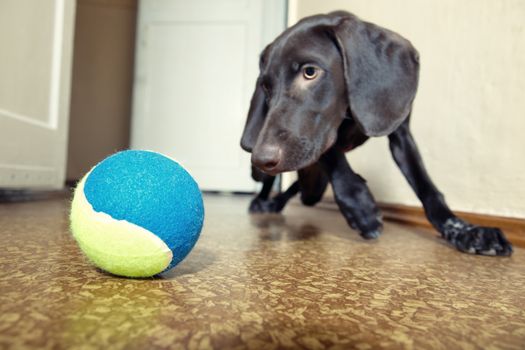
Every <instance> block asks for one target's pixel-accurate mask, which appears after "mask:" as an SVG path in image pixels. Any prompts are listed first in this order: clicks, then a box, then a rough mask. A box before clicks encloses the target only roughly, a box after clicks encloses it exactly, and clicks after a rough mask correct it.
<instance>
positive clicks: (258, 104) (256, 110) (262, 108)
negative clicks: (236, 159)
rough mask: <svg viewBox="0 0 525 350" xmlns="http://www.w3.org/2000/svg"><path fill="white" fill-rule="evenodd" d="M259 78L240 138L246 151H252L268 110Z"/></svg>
mask: <svg viewBox="0 0 525 350" xmlns="http://www.w3.org/2000/svg"><path fill="white" fill-rule="evenodd" d="M259 80H260V79H257V83H256V85H255V91H254V92H253V96H252V100H251V102H250V109H249V110H248V118H247V119H246V125H245V126H244V131H243V133H242V138H241V147H242V149H244V150H245V151H248V152H251V151H252V149H253V147H254V146H255V143H256V142H257V137H258V136H259V131H261V129H262V127H263V124H264V118H265V116H266V112H267V111H268V107H267V105H266V96H265V94H264V90H263V88H262V86H261V83H260V81H259Z"/></svg>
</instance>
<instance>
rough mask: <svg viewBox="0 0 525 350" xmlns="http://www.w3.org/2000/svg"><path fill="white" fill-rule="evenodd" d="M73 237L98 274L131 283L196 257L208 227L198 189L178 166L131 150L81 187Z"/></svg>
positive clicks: (74, 210) (87, 178) (102, 165)
mask: <svg viewBox="0 0 525 350" xmlns="http://www.w3.org/2000/svg"><path fill="white" fill-rule="evenodd" d="M70 219H71V231H72V233H73V236H74V237H75V239H76V241H77V242H78V244H79V246H80V248H81V250H82V251H83V252H84V254H85V255H86V256H87V257H88V258H89V260H91V261H92V262H93V263H94V264H95V265H96V266H98V267H99V268H101V269H103V270H105V271H108V272H110V273H112V274H115V275H119V276H127V277H148V276H153V275H155V274H158V273H160V272H163V271H166V270H168V269H170V268H172V267H174V266H175V265H177V264H178V263H179V262H180V261H182V260H183V259H184V258H185V257H186V255H187V254H188V253H189V252H190V251H191V249H192V248H193V246H194V245H195V243H196V242H197V239H198V238H199V235H200V232H201V229H202V225H203V222H204V206H203V202H202V195H201V192H200V190H199V187H198V185H197V183H196V182H195V180H194V179H193V178H192V177H191V175H190V174H189V173H188V172H187V171H186V170H185V169H184V168H183V167H182V166H181V165H180V164H178V163H177V162H175V161H174V160H172V159H170V158H168V157H166V156H164V155H162V154H159V153H155V152H150V151H136V150H128V151H123V152H119V153H115V154H113V155H111V156H110V157H108V158H106V159H104V160H103V161H102V162H100V163H99V164H97V165H96V166H94V167H93V168H92V169H91V170H90V171H89V172H88V173H87V174H86V175H85V176H84V178H82V180H81V181H80V182H79V183H78V185H77V187H76V189H75V193H74V196H73V202H72V205H71V216H70Z"/></svg>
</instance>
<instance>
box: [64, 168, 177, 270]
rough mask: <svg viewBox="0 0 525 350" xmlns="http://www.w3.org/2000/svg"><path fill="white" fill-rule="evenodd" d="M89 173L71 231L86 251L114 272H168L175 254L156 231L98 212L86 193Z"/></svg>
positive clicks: (78, 190) (74, 210)
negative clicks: (85, 188) (166, 270)
mask: <svg viewBox="0 0 525 350" xmlns="http://www.w3.org/2000/svg"><path fill="white" fill-rule="evenodd" d="M88 176H89V173H88V174H87V175H86V176H84V178H83V179H82V180H81V181H80V182H79V184H78V185H77V188H76V189H75V194H74V196H73V202H72V205H71V214H70V219H71V232H72V233H73V236H74V237H75V239H76V240H77V242H78V244H79V246H80V248H81V249H82V251H83V252H84V254H85V255H86V256H87V257H88V258H89V260H90V261H91V262H93V263H94V264H95V265H96V266H98V267H99V268H101V269H103V270H105V271H108V272H110V273H112V274H114V275H119V276H126V277H149V276H153V275H155V274H158V273H160V272H162V271H164V270H165V269H166V268H167V267H168V265H169V264H170V262H171V259H172V257H173V254H172V252H171V250H170V249H169V247H168V246H167V245H166V244H165V243H164V242H163V241H162V240H161V239H160V238H159V237H157V236H156V235H155V234H153V233H152V232H150V231H148V230H146V229H144V228H142V227H140V226H137V225H135V224H133V223H130V222H128V221H126V220H116V219H113V218H112V217H111V216H110V215H108V214H106V213H101V212H96V211H95V210H93V207H92V206H91V204H89V202H88V201H87V198H86V196H85V194H84V184H85V181H86V178H87V177H88Z"/></svg>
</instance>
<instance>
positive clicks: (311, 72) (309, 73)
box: [303, 66, 319, 80]
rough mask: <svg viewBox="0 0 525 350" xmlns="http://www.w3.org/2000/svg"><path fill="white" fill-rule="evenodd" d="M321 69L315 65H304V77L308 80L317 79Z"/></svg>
mask: <svg viewBox="0 0 525 350" xmlns="http://www.w3.org/2000/svg"><path fill="white" fill-rule="evenodd" d="M318 73H319V71H318V69H317V68H316V67H314V66H305V67H303V77H304V78H305V79H307V80H312V79H315V78H316V77H317V75H318Z"/></svg>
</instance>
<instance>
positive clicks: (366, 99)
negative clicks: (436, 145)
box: [333, 12, 419, 136]
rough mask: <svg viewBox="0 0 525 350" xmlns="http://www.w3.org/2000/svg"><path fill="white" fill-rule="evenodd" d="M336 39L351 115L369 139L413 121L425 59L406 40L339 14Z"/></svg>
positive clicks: (335, 27) (337, 14)
mask: <svg viewBox="0 0 525 350" xmlns="http://www.w3.org/2000/svg"><path fill="white" fill-rule="evenodd" d="M333 16H336V17H340V19H341V20H340V21H338V22H337V24H335V25H334V27H333V30H334V35H335V40H336V43H337V45H338V48H339V51H340V53H341V55H342V59H343V68H344V75H345V76H344V78H345V84H346V89H347V94H348V100H349V102H348V103H349V106H350V111H351V112H352V116H353V118H354V119H355V121H356V123H357V124H358V125H359V127H360V128H361V130H362V131H363V132H364V133H365V134H366V135H367V136H382V135H388V134H390V133H391V132H392V131H394V130H395V129H396V128H397V127H398V126H399V125H400V124H401V123H402V122H403V120H404V119H405V118H406V117H407V116H408V114H409V112H410V109H411V108H412V101H413V100H414V97H415V94H416V90H417V83H418V75H419V57H418V53H417V51H416V50H415V49H414V47H413V46H412V45H411V44H410V42H409V41H408V40H406V39H404V38H402V37H401V36H400V35H398V34H396V33H394V32H391V31H389V30H387V29H384V28H381V27H379V26H376V25H374V24H372V23H367V22H363V21H361V20H360V19H358V18H357V17H355V16H354V15H351V14H349V13H341V12H338V13H334V14H333Z"/></svg>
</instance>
